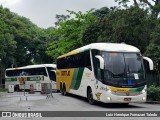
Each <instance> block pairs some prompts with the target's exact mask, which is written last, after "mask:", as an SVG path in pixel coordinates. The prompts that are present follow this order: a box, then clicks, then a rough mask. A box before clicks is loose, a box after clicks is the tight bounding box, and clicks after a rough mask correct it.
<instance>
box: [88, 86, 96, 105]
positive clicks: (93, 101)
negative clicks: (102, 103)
mask: <svg viewBox="0 0 160 120" xmlns="http://www.w3.org/2000/svg"><path fill="white" fill-rule="evenodd" d="M87 99H88V102H89V104H91V105H93V104H94V103H95V100H94V99H93V93H92V90H91V88H90V89H89V90H88V91H87Z"/></svg>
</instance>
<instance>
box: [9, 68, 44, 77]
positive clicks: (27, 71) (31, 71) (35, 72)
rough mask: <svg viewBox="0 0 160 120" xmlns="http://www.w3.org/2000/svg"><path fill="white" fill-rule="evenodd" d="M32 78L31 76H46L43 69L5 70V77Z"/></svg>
mask: <svg viewBox="0 0 160 120" xmlns="http://www.w3.org/2000/svg"><path fill="white" fill-rule="evenodd" d="M21 75H22V76H23V75H27V76H32V75H44V76H47V73H46V69H45V67H40V68H30V69H17V70H7V71H6V76H21Z"/></svg>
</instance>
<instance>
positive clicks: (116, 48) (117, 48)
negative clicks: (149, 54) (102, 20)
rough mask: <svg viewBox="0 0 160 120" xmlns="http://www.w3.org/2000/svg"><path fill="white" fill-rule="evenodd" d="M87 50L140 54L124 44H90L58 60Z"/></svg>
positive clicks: (135, 49)
mask: <svg viewBox="0 0 160 120" xmlns="http://www.w3.org/2000/svg"><path fill="white" fill-rule="evenodd" d="M89 49H97V50H100V51H108V52H140V50H139V49H138V48H136V47H134V46H131V45H127V44H125V43H92V44H89V45H86V46H83V47H81V48H78V49H75V50H73V51H71V52H69V53H67V54H64V55H62V56H59V57H58V58H63V57H66V56H70V55H74V54H77V53H80V52H83V51H86V50H89Z"/></svg>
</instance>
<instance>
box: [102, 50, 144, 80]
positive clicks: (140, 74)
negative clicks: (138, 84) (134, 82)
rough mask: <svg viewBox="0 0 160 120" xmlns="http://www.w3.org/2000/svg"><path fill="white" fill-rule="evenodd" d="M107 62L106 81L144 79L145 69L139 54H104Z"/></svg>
mask: <svg viewBox="0 0 160 120" xmlns="http://www.w3.org/2000/svg"><path fill="white" fill-rule="evenodd" d="M102 57H103V58H104V61H105V70H104V79H105V80H107V81H111V80H112V79H116V78H117V79H118V78H127V79H144V69H143V64H142V59H141V55H140V54H139V53H108V52H102Z"/></svg>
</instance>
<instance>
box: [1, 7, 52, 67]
mask: <svg viewBox="0 0 160 120" xmlns="http://www.w3.org/2000/svg"><path fill="white" fill-rule="evenodd" d="M49 36H50V35H49V33H48V31H47V30H44V29H41V28H38V27H37V26H36V25H34V24H33V23H32V22H30V20H29V19H27V18H24V17H21V16H18V15H17V14H14V13H12V12H10V11H9V9H7V8H3V7H2V6H0V43H1V44H0V58H1V59H2V63H3V64H4V65H5V66H6V67H7V68H8V67H11V66H12V64H13V65H14V67H15V66H23V65H28V64H36V63H49V62H51V61H52V59H51V58H50V57H49V56H48V55H47V54H46V53H45V51H46V49H47V46H48V42H49V41H50V37H49Z"/></svg>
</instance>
